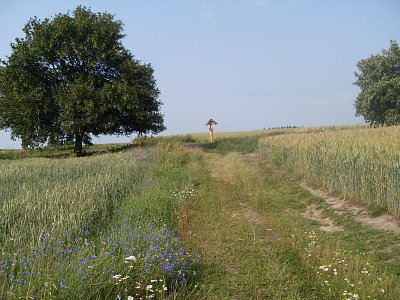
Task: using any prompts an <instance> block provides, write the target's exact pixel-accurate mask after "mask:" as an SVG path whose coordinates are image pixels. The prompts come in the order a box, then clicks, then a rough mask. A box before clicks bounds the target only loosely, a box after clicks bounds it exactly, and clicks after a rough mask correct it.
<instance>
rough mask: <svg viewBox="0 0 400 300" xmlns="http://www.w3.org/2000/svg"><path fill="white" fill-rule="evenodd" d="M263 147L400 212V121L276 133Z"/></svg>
mask: <svg viewBox="0 0 400 300" xmlns="http://www.w3.org/2000/svg"><path fill="white" fill-rule="evenodd" d="M260 151H261V152H262V154H263V155H264V156H265V157H267V158H268V159H270V160H272V161H273V162H275V163H276V164H278V165H283V166H286V167H288V168H289V169H291V170H293V171H295V172H298V173H302V175H304V176H305V178H306V179H307V180H310V181H311V182H313V183H316V184H318V185H320V186H324V187H326V188H329V189H332V190H335V191H339V192H341V193H342V194H344V195H345V196H351V197H356V198H358V199H360V200H361V201H362V202H364V203H365V204H367V205H372V206H376V207H382V208H385V209H387V210H388V211H391V212H393V213H394V214H397V215H399V214H400V126H395V127H381V128H357V127H355V128H354V129H347V128H346V129H341V130H332V129H329V130H322V131H320V132H299V133H290V134H283V135H276V136H270V137H266V138H264V139H261V141H260Z"/></svg>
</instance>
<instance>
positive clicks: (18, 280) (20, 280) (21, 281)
mask: <svg viewBox="0 0 400 300" xmlns="http://www.w3.org/2000/svg"><path fill="white" fill-rule="evenodd" d="M15 281H16V282H17V283H19V284H20V285H22V286H25V285H26V284H25V282H24V281H23V280H22V279H19V278H17V279H16V280H15Z"/></svg>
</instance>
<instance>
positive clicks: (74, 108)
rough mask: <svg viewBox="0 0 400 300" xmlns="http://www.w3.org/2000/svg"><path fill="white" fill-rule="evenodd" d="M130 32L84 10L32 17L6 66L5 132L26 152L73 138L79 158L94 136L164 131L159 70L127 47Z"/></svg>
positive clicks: (0, 70) (2, 85)
mask: <svg viewBox="0 0 400 300" xmlns="http://www.w3.org/2000/svg"><path fill="white" fill-rule="evenodd" d="M122 31H123V25H122V23H121V22H120V21H118V20H114V17H113V15H111V14H109V13H93V12H92V11H91V10H90V9H88V8H86V7H81V6H79V7H77V8H76V9H75V10H74V11H73V12H72V14H71V13H69V12H68V13H67V14H58V15H56V16H55V17H54V18H52V19H44V20H43V21H41V20H39V19H37V18H36V17H35V18H33V19H30V20H29V22H28V23H27V24H26V25H25V27H24V28H23V32H24V33H25V37H24V38H17V39H16V40H15V43H12V44H11V47H12V54H11V56H10V57H8V61H5V62H2V66H1V64H0V128H3V129H9V130H10V131H11V134H12V137H13V138H16V137H18V138H21V139H22V146H23V147H24V148H29V147H33V148H35V147H39V146H42V145H44V144H46V143H50V144H57V143H59V142H60V141H61V142H62V141H71V140H72V141H73V143H74V145H75V152H76V154H77V155H81V154H82V143H83V142H85V143H90V142H91V135H99V134H119V135H129V134H131V133H133V132H139V133H148V132H151V133H158V132H161V131H163V130H164V129H165V127H164V125H163V116H162V115H161V114H160V106H161V104H162V103H161V102H160V101H159V100H158V96H159V91H158V89H157V87H156V82H155V79H154V76H153V72H154V71H153V69H152V67H151V65H148V64H142V63H140V62H139V61H138V60H135V59H134V57H133V55H132V54H131V53H130V52H129V51H128V50H127V49H125V48H124V47H123V45H122V43H121V39H122V38H123V37H124V35H123V34H122Z"/></svg>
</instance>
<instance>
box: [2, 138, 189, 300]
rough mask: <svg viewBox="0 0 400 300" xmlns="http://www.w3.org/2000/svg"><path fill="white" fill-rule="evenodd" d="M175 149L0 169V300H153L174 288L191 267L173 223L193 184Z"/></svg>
mask: <svg viewBox="0 0 400 300" xmlns="http://www.w3.org/2000/svg"><path fill="white" fill-rule="evenodd" d="M174 148H175V149H174ZM177 148H179V146H169V147H168V149H161V148H152V149H148V150H146V149H136V150H135V151H133V152H132V151H128V152H124V153H117V154H105V155H101V156H93V157H86V158H67V159H61V160H60V159H58V160H50V159H45V158H29V159H23V160H3V161H0V168H1V170H2V172H1V173H0V195H1V199H2V202H1V203H0V211H1V214H2V218H1V219H0V232H1V240H0V252H1V253H2V254H1V256H0V266H1V269H0V291H1V292H0V298H2V299H17V298H21V297H22V298H27V299H28V298H31V297H34V298H35V297H39V298H40V299H54V298H56V299H109V298H112V299H116V298H117V295H120V296H121V297H123V298H126V297H127V296H128V295H129V296H137V297H145V296H151V295H156V296H157V297H163V295H167V294H171V293H174V290H176V289H177V287H180V286H184V285H185V283H186V282H187V280H188V277H189V276H190V272H191V271H190V268H191V264H192V263H194V261H195V257H193V256H192V255H191V254H190V253H189V252H186V251H184V250H182V249H181V247H182V246H181V244H180V241H179V239H177V235H178V232H177V231H176V230H175V229H174V228H176V226H177V221H176V218H175V217H174V216H175V214H176V210H177V207H178V205H179V201H181V200H182V199H184V198H188V197H191V193H192V189H194V182H193V181H194V179H193V178H192V176H190V174H188V171H187V170H186V167H185V163H183V162H184V161H185V158H184V154H182V153H181V151H178V149H177ZM173 149H174V150H173ZM172 150H173V151H172ZM181 191H185V192H183V193H182V192H181ZM177 195H179V196H177ZM127 257H132V259H131V260H126V258H127ZM150 286H151V287H150Z"/></svg>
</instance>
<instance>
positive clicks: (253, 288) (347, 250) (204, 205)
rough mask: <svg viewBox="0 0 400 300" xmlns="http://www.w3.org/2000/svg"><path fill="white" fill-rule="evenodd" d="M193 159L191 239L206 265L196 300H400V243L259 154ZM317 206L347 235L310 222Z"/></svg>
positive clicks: (189, 235)
mask: <svg viewBox="0 0 400 300" xmlns="http://www.w3.org/2000/svg"><path fill="white" fill-rule="evenodd" d="M235 150H236V149H235ZM213 151H215V150H213ZM194 153H196V159H194V158H193V159H192V168H193V170H194V171H195V172H196V173H198V174H202V175H201V176H199V178H200V184H199V185H198V195H197V197H196V198H195V199H192V200H191V201H189V202H187V203H186V204H185V208H186V209H185V211H188V213H186V214H185V215H189V216H190V217H189V218H188V220H187V222H188V223H189V224H188V225H187V226H186V231H187V232H190V234H187V235H186V238H185V240H186V242H187V243H188V245H189V247H192V248H193V247H194V248H196V249H198V251H199V255H200V262H201V263H202V265H201V268H200V270H199V271H200V278H199V279H198V280H199V282H198V287H197V289H196V290H194V291H193V292H192V294H191V295H192V297H193V298H194V299H234V298H237V299H342V298H343V299H344V298H345V296H346V297H347V298H351V299H355V298H357V297H359V298H360V299H367V298H368V297H371V298H372V299H373V298H376V299H398V297H399V296H400V292H399V291H400V280H399V278H400V274H399V272H398V270H399V267H400V263H399V261H398V259H399V258H400V256H399V253H397V252H391V253H387V252H386V253H385V251H386V250H385V249H386V248H387V247H390V246H396V245H397V244H398V237H397V236H393V235H392V234H390V233H385V232H381V231H376V230H373V229H370V228H368V227H365V226H364V225H362V224H360V223H358V222H356V221H354V219H353V218H352V217H351V215H350V214H343V215H336V214H334V213H333V211H332V210H331V209H330V208H329V207H328V206H327V205H326V204H325V203H324V202H323V200H321V199H318V198H315V197H313V196H311V195H310V194H309V193H307V192H305V191H304V190H303V189H302V188H301V187H300V182H299V181H298V180H299V179H297V178H296V177H293V176H291V175H289V174H287V173H286V172H282V170H279V169H277V168H276V167H274V166H273V165H269V164H267V163H265V162H263V161H261V160H260V159H259V158H257V157H255V156H254V155H250V156H243V155H240V154H233V153H228V154H227V153H226V151H224V150H222V151H221V153H222V154H224V155H220V154H218V153H213V154H205V155H201V154H199V151H198V150H197V151H194ZM200 153H201V152H200ZM311 203H315V204H317V205H318V206H319V207H321V209H322V210H323V215H324V216H325V217H328V216H329V217H330V218H332V219H333V220H334V221H335V222H336V223H337V224H338V225H342V226H344V227H345V231H343V232H335V233H332V234H327V233H325V232H322V231H321V230H320V229H319V226H320V225H321V224H320V223H319V222H316V221H312V220H308V219H305V218H304V217H303V216H302V213H303V212H304V210H305V208H306V207H307V206H308V205H309V204H311ZM383 254H384V255H383ZM394 261H397V263H394ZM344 294H346V295H344ZM181 296H182V298H184V295H181Z"/></svg>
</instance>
